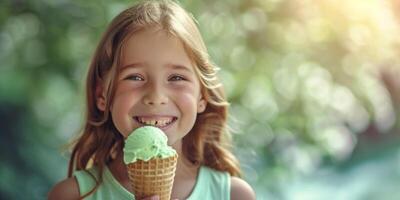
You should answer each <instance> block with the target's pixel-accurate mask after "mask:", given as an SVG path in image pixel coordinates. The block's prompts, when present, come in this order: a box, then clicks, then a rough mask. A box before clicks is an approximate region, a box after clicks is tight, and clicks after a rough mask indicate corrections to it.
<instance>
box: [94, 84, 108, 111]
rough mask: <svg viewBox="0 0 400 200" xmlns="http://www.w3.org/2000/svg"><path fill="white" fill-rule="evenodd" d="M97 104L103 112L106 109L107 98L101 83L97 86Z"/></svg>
mask: <svg viewBox="0 0 400 200" xmlns="http://www.w3.org/2000/svg"><path fill="white" fill-rule="evenodd" d="M96 105H97V108H98V109H99V110H101V111H103V112H104V111H105V110H106V98H105V95H104V90H103V87H102V86H101V84H99V85H97V86H96Z"/></svg>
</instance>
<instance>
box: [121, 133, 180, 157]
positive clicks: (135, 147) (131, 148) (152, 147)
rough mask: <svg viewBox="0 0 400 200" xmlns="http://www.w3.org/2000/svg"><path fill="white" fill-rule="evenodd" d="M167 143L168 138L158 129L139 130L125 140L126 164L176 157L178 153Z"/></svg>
mask: <svg viewBox="0 0 400 200" xmlns="http://www.w3.org/2000/svg"><path fill="white" fill-rule="evenodd" d="M167 141H168V138H167V136H166V135H165V134H164V132H163V131H162V130H161V129H159V128H157V127H154V126H143V127H140V128H137V129H136V130H134V131H133V132H132V133H131V134H130V135H129V136H128V138H127V139H126V140H125V147H124V162H125V164H129V163H133V162H136V160H143V161H148V160H150V159H152V158H168V157H170V156H174V155H175V154H176V151H175V150H174V149H173V148H172V147H170V146H168V145H167Z"/></svg>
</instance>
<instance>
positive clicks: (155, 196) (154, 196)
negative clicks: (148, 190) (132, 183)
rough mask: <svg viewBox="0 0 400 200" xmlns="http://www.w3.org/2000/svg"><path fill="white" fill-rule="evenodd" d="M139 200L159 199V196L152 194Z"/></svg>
mask: <svg viewBox="0 0 400 200" xmlns="http://www.w3.org/2000/svg"><path fill="white" fill-rule="evenodd" d="M141 200H160V196H158V195H153V196H150V197H146V198H144V199H141Z"/></svg>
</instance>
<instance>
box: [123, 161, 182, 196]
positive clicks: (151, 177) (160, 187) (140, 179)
mask: <svg viewBox="0 0 400 200" xmlns="http://www.w3.org/2000/svg"><path fill="white" fill-rule="evenodd" d="M177 160H178V155H174V156H172V157H168V158H153V159H151V160H149V161H143V160H137V161H136V162H134V163H130V164H128V165H127V168H128V174H129V179H130V182H131V187H132V189H133V192H134V194H135V199H142V198H145V197H149V196H152V195H159V196H160V200H170V197H171V192H172V185H173V183H174V177H175V169H176V163H177Z"/></svg>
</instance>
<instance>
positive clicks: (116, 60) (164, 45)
mask: <svg viewBox="0 0 400 200" xmlns="http://www.w3.org/2000/svg"><path fill="white" fill-rule="evenodd" d="M216 70H217V69H216V67H215V66H214V65H213V64H212V63H211V62H210V60H209V56H208V53H207V50H206V47H205V45H204V42H203V40H202V38H201V35H200V33H199V31H198V29H197V26H196V24H195V22H194V20H193V19H192V18H191V15H189V14H188V13H187V12H186V11H185V10H184V9H183V8H181V7H180V6H179V5H178V4H177V3H175V2H171V1H143V2H141V3H139V4H137V5H136V6H134V7H132V8H129V9H127V10H125V11H123V12H122V13H121V14H119V15H118V16H117V17H116V18H115V19H114V20H113V21H112V22H111V25H110V26H109V27H108V29H107V31H106V32H105V34H104V35H103V37H102V39H101V41H100V43H99V45H98V47H97V49H96V52H95V54H94V57H93V59H92V62H91V64H90V67H89V72H88V75H87V85H86V89H87V99H86V100H87V116H86V123H85V126H84V129H83V133H82V135H81V136H80V138H79V139H78V140H77V141H76V142H75V143H74V147H73V151H72V155H71V160H70V163H69V170H68V178H67V179H66V180H63V181H61V182H60V183H58V184H57V185H56V186H54V188H53V189H52V190H51V192H50V193H49V199H83V198H85V199H134V195H133V193H132V191H131V188H130V185H129V179H128V175H127V171H126V168H125V165H124V163H123V154H122V149H123V145H124V138H126V137H127V136H128V135H129V134H130V133H131V132H132V131H133V130H134V129H136V128H138V127H141V126H144V125H153V126H157V127H159V128H161V129H162V130H163V131H164V132H165V134H166V135H167V137H168V144H169V145H171V146H172V147H173V148H174V149H176V151H177V152H178V155H179V160H178V164H177V169H176V175H175V180H174V186H173V189H172V194H171V198H172V199H218V200H220V199H246V200H247V199H255V194H254V192H253V190H252V188H251V187H250V186H249V185H248V184H247V183H246V182H245V181H243V180H242V179H240V178H238V176H239V175H240V170H239V166H238V162H237V160H236V158H235V157H234V156H233V155H232V154H231V153H230V152H229V151H228V150H227V148H226V147H225V144H226V143H225V142H224V141H225V140H226V139H227V136H229V135H228V132H227V129H226V119H227V109H228V103H227V101H226V100H225V96H224V93H223V90H222V86H221V84H220V83H219V81H218V79H217V77H216ZM157 198H158V197H157V196H152V197H148V198H146V199H157Z"/></svg>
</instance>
